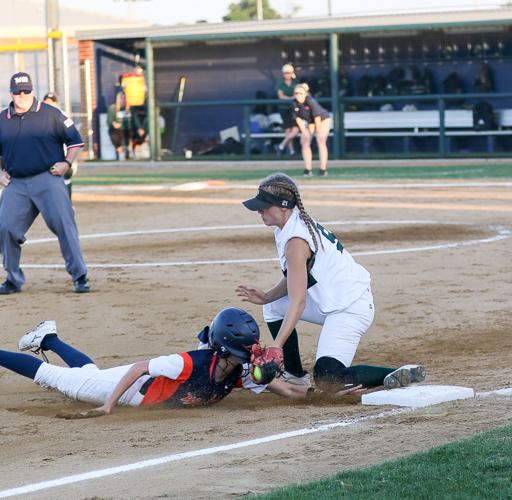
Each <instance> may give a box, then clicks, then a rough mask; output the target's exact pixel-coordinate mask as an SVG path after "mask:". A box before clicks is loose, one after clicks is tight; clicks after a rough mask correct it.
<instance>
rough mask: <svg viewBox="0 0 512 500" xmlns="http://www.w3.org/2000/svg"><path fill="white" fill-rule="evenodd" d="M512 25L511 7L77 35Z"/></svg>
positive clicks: (182, 37)
mask: <svg viewBox="0 0 512 500" xmlns="http://www.w3.org/2000/svg"><path fill="white" fill-rule="evenodd" d="M510 25H512V7H503V8H501V9H493V10H471V11H453V12H429V13H407V14H388V15H376V16H346V17H319V18H291V19H275V20H267V21H245V22H224V23H215V24H210V23H197V24H183V25H179V24H178V25H173V26H159V25H155V26H150V27H142V28H123V29H105V30H94V31H80V32H78V33H77V35H76V38H77V39H79V40H94V41H101V42H103V43H107V44H113V45H117V43H119V42H121V43H122V41H123V40H124V41H125V42H124V43H123V45H124V46H126V42H127V41H128V40H131V41H132V42H133V41H136V40H139V41H143V40H149V41H151V42H153V45H154V46H159V45H163V46H166V45H171V46H172V45H173V44H176V43H177V42H193V41H207V40H221V39H242V38H262V37H276V36H314V35H321V34H328V33H364V32H373V33H375V32H377V33H375V34H376V35H377V34H378V32H379V31H381V32H383V36H385V34H389V32H390V31H404V30H434V29H444V30H449V31H450V32H461V31H464V30H466V31H468V32H473V33H474V32H476V31H478V30H482V31H484V30H485V31H489V30H496V29H500V27H502V28H505V27H507V26H510Z"/></svg>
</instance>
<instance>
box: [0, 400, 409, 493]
mask: <svg viewBox="0 0 512 500" xmlns="http://www.w3.org/2000/svg"><path fill="white" fill-rule="evenodd" d="M412 410H414V408H398V409H393V410H387V411H384V412H381V413H377V414H375V415H369V416H364V417H357V418H351V419H347V420H341V421H338V422H332V423H327V424H316V425H315V424H314V425H312V426H311V427H305V428H302V429H297V430H294V431H289V432H282V433H279V434H273V435H270V436H265V437H261V438H256V439H249V440H246V441H239V442H238V443H230V444H226V445H221V446H213V447H211V448H201V449H198V450H191V451H186V452H183V453H175V454H172V455H165V456H163V457H159V458H151V459H148V460H141V461H139V462H133V463H130V464H125V465H119V466H117V467H108V468H106V469H97V470H92V471H89V472H84V473H81V474H72V475H70V476H63V477H60V478H57V479H52V480H49V481H41V482H39V483H32V484H27V485H25V486H19V487H16V488H10V489H8V490H3V491H0V498H7V497H12V496H15V495H23V494H27V493H34V492H36V491H41V490H47V489H49V488H56V487H58V486H65V485H68V484H73V483H78V482H81V481H89V480H91V479H99V478H103V477H108V476H114V475H117V474H122V473H125V472H130V471H135V470H140V469H146V468H148V467H155V466H157V465H163V464H168V463H170V462H179V461H182V460H186V459H190V458H198V457H205V456H208V455H214V454H216V453H222V452H227V451H232V450H238V449H241V448H248V447H251V446H258V445H260V444H265V443H272V442H274V441H281V440H283V439H290V438H294V437H299V436H307V435H309V434H315V433H319V432H327V431H330V430H332V429H336V428H343V427H352V426H354V425H357V424H360V423H363V422H368V421H371V420H378V419H381V418H386V417H393V416H395V415H400V414H402V413H407V412H410V411H412Z"/></svg>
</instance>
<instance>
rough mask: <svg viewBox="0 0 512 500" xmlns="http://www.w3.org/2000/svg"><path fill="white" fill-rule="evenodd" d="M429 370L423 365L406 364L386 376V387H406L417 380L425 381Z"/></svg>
mask: <svg viewBox="0 0 512 500" xmlns="http://www.w3.org/2000/svg"><path fill="white" fill-rule="evenodd" d="M426 375H427V371H426V370H425V367H424V366H423V365H404V366H401V367H400V368H398V369H396V370H395V371H394V372H391V373H390V374H389V375H386V376H385V377H384V387H385V388H386V389H396V388H397V387H405V386H407V385H409V384H414V383H416V382H423V380H425V376H426Z"/></svg>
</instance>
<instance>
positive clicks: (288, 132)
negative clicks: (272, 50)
mask: <svg viewBox="0 0 512 500" xmlns="http://www.w3.org/2000/svg"><path fill="white" fill-rule="evenodd" d="M282 72H283V78H280V79H279V81H278V82H277V86H276V92H277V97H278V99H283V100H285V101H288V102H287V105H286V106H283V107H282V108H281V109H280V110H279V112H280V114H281V118H282V119H283V129H284V133H285V136H284V139H283V140H282V141H281V142H280V143H279V144H277V145H276V146H275V148H276V153H277V156H278V157H279V156H281V154H282V153H283V151H284V150H285V148H286V146H288V151H289V153H290V155H294V154H295V149H294V147H293V140H294V139H295V137H297V135H298V133H299V129H298V128H297V125H296V123H295V120H294V118H293V116H292V110H291V108H290V106H289V105H288V103H289V102H291V101H292V100H293V89H294V88H295V85H296V84H297V76H296V75H295V70H294V69H293V66H292V65H291V64H285V65H284V66H283V68H282Z"/></svg>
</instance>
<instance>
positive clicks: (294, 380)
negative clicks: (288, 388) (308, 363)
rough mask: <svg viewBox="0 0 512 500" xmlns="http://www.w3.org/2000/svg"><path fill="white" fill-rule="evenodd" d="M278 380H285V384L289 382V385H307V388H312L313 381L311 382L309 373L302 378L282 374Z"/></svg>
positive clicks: (286, 373) (285, 373)
mask: <svg viewBox="0 0 512 500" xmlns="http://www.w3.org/2000/svg"><path fill="white" fill-rule="evenodd" d="M278 378H279V379H281V380H283V381H284V382H288V383H289V384H293V385H305V386H307V387H311V381H310V380H309V373H306V374H305V375H303V376H302V377H296V376H295V375H292V374H291V373H288V372H282V373H281V374H280V375H279V377H278Z"/></svg>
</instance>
